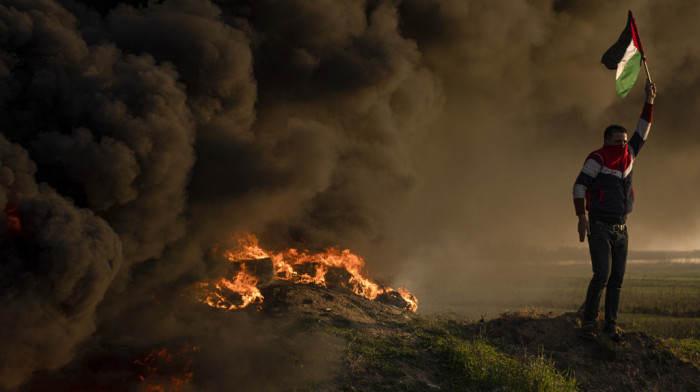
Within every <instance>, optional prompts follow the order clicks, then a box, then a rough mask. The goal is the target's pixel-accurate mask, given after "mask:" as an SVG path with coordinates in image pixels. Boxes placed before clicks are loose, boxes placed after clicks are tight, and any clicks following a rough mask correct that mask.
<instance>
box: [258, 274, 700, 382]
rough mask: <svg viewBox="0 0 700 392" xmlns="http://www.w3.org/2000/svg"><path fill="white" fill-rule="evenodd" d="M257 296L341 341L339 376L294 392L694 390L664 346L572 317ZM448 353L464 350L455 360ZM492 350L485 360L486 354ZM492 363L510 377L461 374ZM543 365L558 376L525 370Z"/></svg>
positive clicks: (694, 375)
mask: <svg viewBox="0 0 700 392" xmlns="http://www.w3.org/2000/svg"><path fill="white" fill-rule="evenodd" d="M264 294H265V297H266V300H265V302H264V303H263V304H262V306H261V308H260V309H259V312H260V313H262V314H263V315H264V314H267V315H271V316H272V315H278V316H281V315H285V316H289V315H291V314H295V315H297V316H298V317H300V318H303V319H304V320H305V323H306V325H309V324H311V325H313V326H314V328H315V329H316V331H319V330H323V331H325V332H327V333H331V334H335V335H337V336H341V337H343V338H345V341H346V342H347V347H344V348H343V353H342V361H343V364H342V366H341V367H340V369H339V370H338V372H339V374H338V375H337V376H336V377H335V378H334V379H332V380H331V381H325V382H322V383H318V384H312V385H311V386H308V387H307V388H306V389H299V390H319V391H320V390H323V391H326V390H327V391H332V390H358V391H359V390H366V391H374V390H387V391H389V390H416V391H418V390H475V391H479V390H501V391H506V390H533V391H534V390H576V389H579V390H582V391H639V392H644V391H649V392H652V391H700V369H699V368H698V367H697V365H693V364H691V363H688V362H685V361H683V360H681V359H679V358H678V357H677V356H676V355H674V354H673V353H672V352H671V351H670V350H668V349H667V347H666V345H665V343H664V341H663V340H662V339H659V338H656V337H654V336H650V335H648V334H646V333H644V332H626V333H625V335H624V336H625V339H626V343H625V344H624V345H619V344H616V343H614V342H611V341H610V340H609V339H607V337H604V336H603V337H600V338H598V340H596V341H589V340H585V339H583V338H582V336H581V335H580V332H579V328H580V319H579V317H578V315H577V314H576V313H554V312H541V311H537V310H526V311H519V312H511V313H506V314H503V315H501V316H500V317H497V318H495V319H492V320H488V321H486V320H478V321H472V320H468V319H466V318H463V317H460V316H459V315H455V314H451V315H420V314H414V313H411V312H407V311H405V310H402V309H399V308H397V307H394V306H391V305H385V304H381V303H377V302H375V301H368V300H366V299H364V298H361V297H359V296H356V295H353V294H348V293H347V292H344V291H339V290H331V289H326V288H324V287H321V286H311V285H292V284H287V283H281V284H275V285H272V286H270V287H267V288H266V289H265V290H264ZM446 342H447V343H446ZM450 346H454V347H462V348H461V349H460V350H461V351H459V355H456V354H455V353H456V352H458V350H452V348H451V347H450ZM484 347H486V348H487V350H486V351H484ZM491 348H493V349H494V350H495V351H494V353H493V354H484V353H485V352H487V351H488V350H491ZM465 350H466V351H469V350H472V351H473V352H476V353H477V354H475V355H476V356H475V357H471V356H470V355H472V354H469V353H467V354H465ZM455 358H457V359H455ZM471 358H475V359H474V360H475V361H476V363H477V364H476V367H475V366H474V365H473V364H470V361H471V360H472V359H471ZM512 360H515V361H513V362H511V361H512ZM480 362H481V363H482V364H479V363H480ZM515 362H517V364H516V363H515ZM494 364H495V368H494V369H496V370H491V371H495V372H496V373H500V370H498V368H499V366H502V367H509V366H510V367H513V369H514V370H513V371H512V372H511V371H508V372H505V373H504V375H495V376H494V375H488V374H482V375H479V376H478V377H477V376H471V375H469V374H466V373H469V372H470V371H473V370H474V369H477V373H478V372H481V371H482V370H483V369H487V370H486V372H488V371H490V370H488V369H489V366H491V367H492V368H493V366H494ZM542 366H544V367H547V366H551V368H552V370H551V371H549V370H548V371H546V372H545V373H547V372H554V373H557V374H554V375H553V376H552V375H551V374H549V373H547V374H546V375H544V376H541V375H540V373H537V372H539V370H537V371H535V373H533V370H532V369H533V368H536V367H542ZM519 372H522V373H524V375H520V374H519ZM533 374H534V376H533ZM562 377H563V378H562ZM539 378H542V379H543V380H544V381H538V379H539ZM567 379H568V380H569V381H572V382H571V383H568V384H567V381H566V380H567ZM562 380H564V381H562ZM571 385H575V387H571ZM499 388H500V389H499ZM521 388H522V389H521Z"/></svg>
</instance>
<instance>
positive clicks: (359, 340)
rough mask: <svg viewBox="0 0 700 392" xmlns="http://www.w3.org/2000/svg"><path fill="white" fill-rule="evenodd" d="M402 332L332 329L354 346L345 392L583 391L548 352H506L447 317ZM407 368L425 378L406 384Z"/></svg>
mask: <svg viewBox="0 0 700 392" xmlns="http://www.w3.org/2000/svg"><path fill="white" fill-rule="evenodd" d="M399 328H400V329H401V333H400V334H399V335H389V336H386V335H383V334H380V333H377V331H371V330H370V331H362V330H357V329H343V328H337V327H330V326H328V327H327V330H328V331H329V332H331V333H333V334H336V335H338V336H342V337H344V338H345V339H346V340H347V341H348V346H347V351H346V363H347V364H348V369H349V372H348V374H347V375H346V377H345V379H344V380H343V383H344V385H345V390H347V391H357V390H362V391H395V390H405V391H423V390H426V391H428V390H446V391H484V390H488V391H491V390H498V391H533V392H534V391H577V390H578V388H577V387H576V381H575V379H574V378H573V376H572V375H571V374H570V373H569V372H559V371H558V370H557V369H556V368H555V367H554V364H553V362H552V361H551V360H550V359H549V358H546V357H545V356H544V355H543V354H542V353H540V354H529V355H524V356H518V355H514V353H506V352H504V351H503V349H502V348H499V347H497V345H495V344H494V343H492V342H490V341H489V339H488V338H487V337H486V336H485V335H483V334H480V333H478V332H476V333H475V332H474V331H473V330H472V329H471V328H467V325H466V324H464V322H458V321H455V320H452V319H449V318H445V317H441V316H430V317H413V318H411V319H410V321H407V322H406V323H404V324H402V325H400V326H399ZM406 368H413V369H422V371H424V372H426V374H423V375H422V376H423V377H424V379H423V380H420V379H419V380H406V379H405V376H406V374H405V369H406ZM429 373H432V374H429ZM368 375H371V376H370V377H368ZM417 376H418V377H419V378H420V376H421V375H420V374H419V375H417ZM430 380H433V381H430ZM435 380H437V381H435ZM407 381H409V382H410V381H415V383H409V382H407Z"/></svg>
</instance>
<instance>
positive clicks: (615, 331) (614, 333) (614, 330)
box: [603, 327, 625, 344]
mask: <svg viewBox="0 0 700 392" xmlns="http://www.w3.org/2000/svg"><path fill="white" fill-rule="evenodd" d="M603 333H605V334H607V335H608V337H609V338H610V340H612V341H613V342H615V343H621V344H624V343H625V337H624V336H623V335H624V333H625V331H623V330H622V329H621V328H620V327H605V329H604V330H603Z"/></svg>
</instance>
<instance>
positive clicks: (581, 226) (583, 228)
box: [578, 215, 590, 242]
mask: <svg viewBox="0 0 700 392" xmlns="http://www.w3.org/2000/svg"><path fill="white" fill-rule="evenodd" d="M589 228H590V227H589V225H588V219H586V215H579V216H578V239H579V241H580V242H583V240H585V239H586V234H588V233H589V232H590V231H589Z"/></svg>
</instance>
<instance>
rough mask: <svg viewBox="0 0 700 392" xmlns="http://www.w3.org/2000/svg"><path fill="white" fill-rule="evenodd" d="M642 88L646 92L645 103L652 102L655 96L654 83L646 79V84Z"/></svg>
mask: <svg viewBox="0 0 700 392" xmlns="http://www.w3.org/2000/svg"><path fill="white" fill-rule="evenodd" d="M644 90H645V91H646V93H647V103H654V98H656V84H655V83H650V82H649V79H647V84H646V86H645V87H644Z"/></svg>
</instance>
